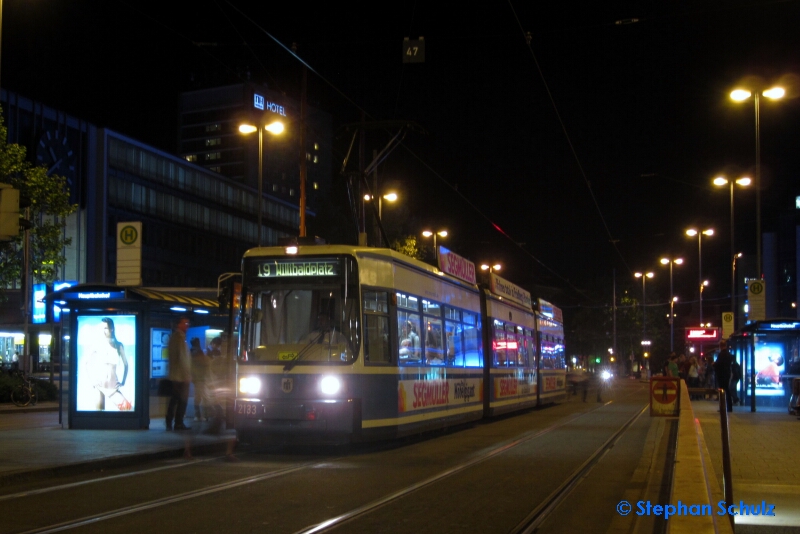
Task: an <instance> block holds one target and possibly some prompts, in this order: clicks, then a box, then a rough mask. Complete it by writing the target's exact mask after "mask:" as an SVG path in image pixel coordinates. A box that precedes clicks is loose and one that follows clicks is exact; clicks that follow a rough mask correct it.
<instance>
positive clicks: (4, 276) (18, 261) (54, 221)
mask: <svg viewBox="0 0 800 534" xmlns="http://www.w3.org/2000/svg"><path fill="white" fill-rule="evenodd" d="M25 157H26V150H25V147H22V146H19V145H17V144H15V143H8V129H7V128H6V126H5V123H4V122H3V120H2V116H0V182H3V183H7V184H11V185H12V186H13V187H14V188H16V189H19V190H20V197H24V198H27V199H29V200H30V207H29V208H28V213H27V219H28V220H29V221H30V222H31V224H32V227H31V229H30V266H31V273H32V276H33V280H34V281H37V282H45V283H51V282H53V281H54V280H55V279H56V278H57V277H58V272H59V268H61V267H62V266H63V265H64V264H65V263H66V261H67V260H66V256H65V255H64V248H65V247H67V246H68V245H69V244H70V243H71V239H69V238H67V237H65V236H64V228H65V227H66V218H67V216H68V215H70V214H71V213H73V212H75V210H76V209H77V205H74V204H70V203H69V192H68V191H67V181H66V179H65V178H64V177H62V176H58V175H54V174H51V175H48V174H47V169H45V168H44V167H36V166H34V165H32V164H31V163H30V162H29V161H26V159H25ZM21 215H23V216H24V215H25V214H24V213H23V214H21ZM23 240H24V232H20V235H19V236H18V237H17V238H15V239H13V240H11V241H8V242H5V243H0V280H2V284H0V291H1V290H2V288H3V287H8V286H9V285H12V284H13V283H15V282H18V281H21V279H22V272H23V268H24V258H23Z"/></svg>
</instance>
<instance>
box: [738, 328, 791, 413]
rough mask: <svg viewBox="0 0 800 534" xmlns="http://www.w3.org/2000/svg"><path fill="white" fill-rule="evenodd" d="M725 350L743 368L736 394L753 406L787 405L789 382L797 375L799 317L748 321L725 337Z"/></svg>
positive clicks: (789, 395) (789, 398)
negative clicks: (726, 339) (726, 346)
mask: <svg viewBox="0 0 800 534" xmlns="http://www.w3.org/2000/svg"><path fill="white" fill-rule="evenodd" d="M728 349H729V350H730V351H731V354H733V356H734V357H735V358H736V360H737V361H738V362H739V365H741V368H742V380H741V381H740V382H739V384H738V385H737V388H736V389H737V395H738V397H739V399H741V400H743V401H744V403H745V405H749V406H750V407H751V409H752V411H755V409H756V406H757V405H758V406H786V407H787V409H788V407H789V403H790V400H791V397H792V383H793V380H794V379H796V378H800V320H798V319H796V318H791V319H768V320H766V321H754V322H752V323H749V324H747V325H745V326H743V327H742V328H740V329H739V330H737V331H736V332H734V333H733V334H732V335H731V336H730V338H728Z"/></svg>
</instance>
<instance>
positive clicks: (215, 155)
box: [206, 152, 221, 161]
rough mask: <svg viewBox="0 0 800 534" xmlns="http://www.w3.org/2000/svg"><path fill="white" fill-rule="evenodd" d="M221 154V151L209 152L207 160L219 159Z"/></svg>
mask: <svg viewBox="0 0 800 534" xmlns="http://www.w3.org/2000/svg"><path fill="white" fill-rule="evenodd" d="M220 156H221V154H220V153H219V152H209V153H208V154H206V161H209V160H214V159H219V158H220Z"/></svg>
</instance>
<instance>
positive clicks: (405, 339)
mask: <svg viewBox="0 0 800 534" xmlns="http://www.w3.org/2000/svg"><path fill="white" fill-rule="evenodd" d="M419 319H420V316H419V314H416V313H409V312H407V311H401V310H397V331H398V332H399V334H398V335H399V339H400V351H399V355H400V363H405V364H409V365H419V364H420V363H422V338H421V337H420V335H419V333H420V331H421V329H420V321H419Z"/></svg>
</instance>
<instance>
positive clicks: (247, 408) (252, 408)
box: [236, 402, 263, 417]
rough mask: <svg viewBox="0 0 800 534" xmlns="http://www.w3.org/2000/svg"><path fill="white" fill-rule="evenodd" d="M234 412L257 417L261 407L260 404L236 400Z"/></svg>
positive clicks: (261, 410)
mask: <svg viewBox="0 0 800 534" xmlns="http://www.w3.org/2000/svg"><path fill="white" fill-rule="evenodd" d="M236 413H237V414H238V415H243V416H245V417H258V416H260V415H261V414H262V413H263V409H262V407H261V405H260V404H255V403H252V402H238V403H236Z"/></svg>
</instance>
